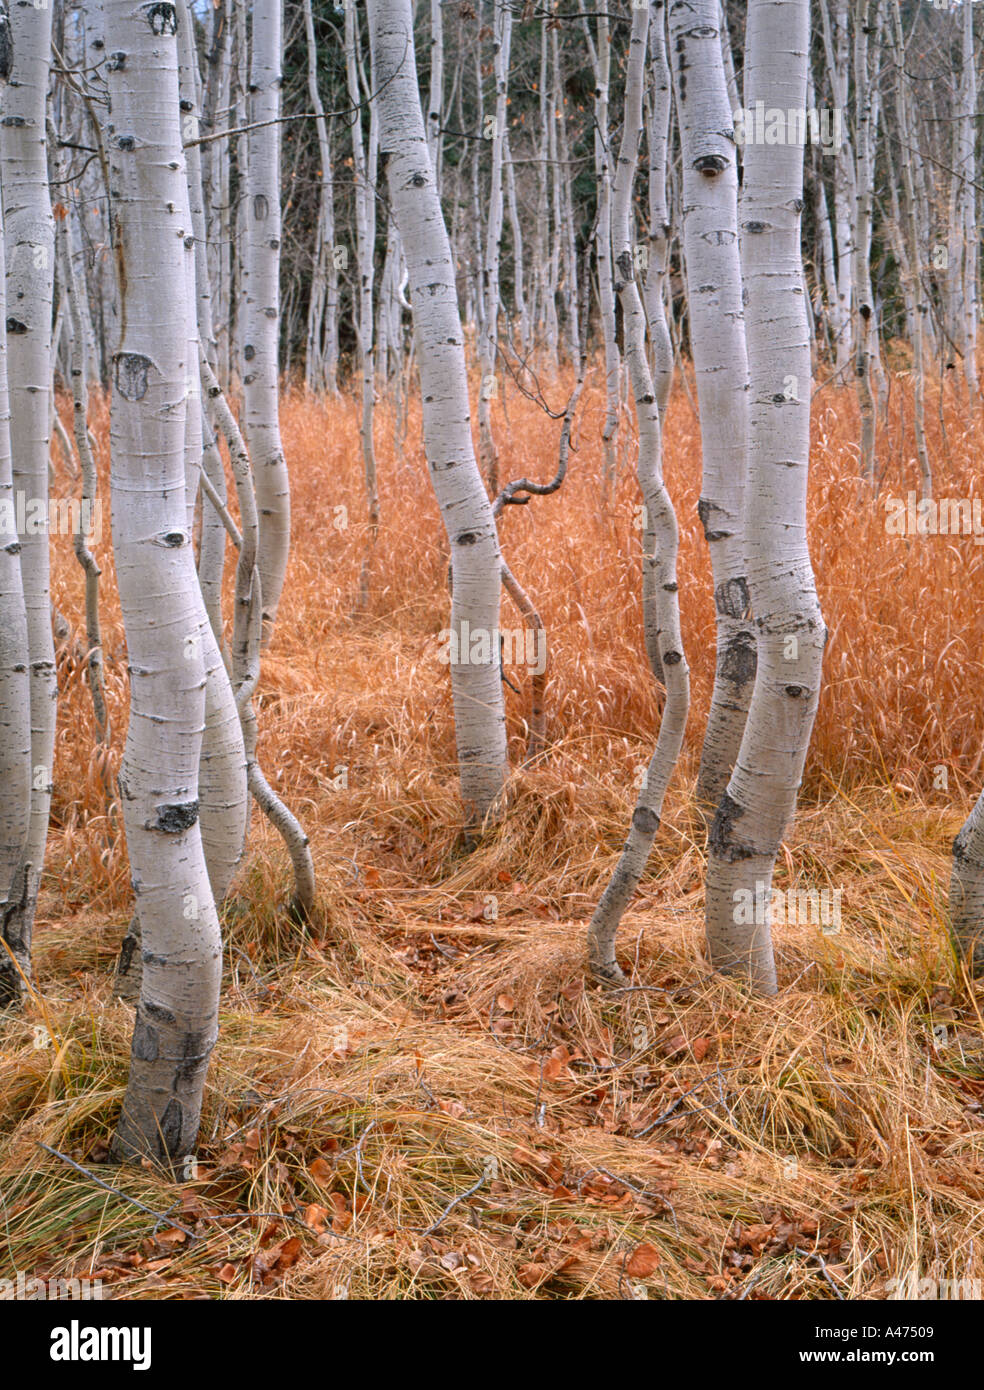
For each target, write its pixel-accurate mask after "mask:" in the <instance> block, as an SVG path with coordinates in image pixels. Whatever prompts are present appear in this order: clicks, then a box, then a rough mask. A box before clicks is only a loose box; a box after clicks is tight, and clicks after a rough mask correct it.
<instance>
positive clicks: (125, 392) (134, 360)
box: [113, 352, 151, 401]
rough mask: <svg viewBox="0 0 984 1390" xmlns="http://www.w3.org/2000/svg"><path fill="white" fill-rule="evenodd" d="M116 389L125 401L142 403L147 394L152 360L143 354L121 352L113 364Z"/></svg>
mask: <svg viewBox="0 0 984 1390" xmlns="http://www.w3.org/2000/svg"><path fill="white" fill-rule="evenodd" d="M113 365H114V367H115V369H116V370H115V377H116V389H117V391H119V393H120V395H121V396H122V397H123V399H124V400H125V401H141V400H143V398H144V396H145V395H146V394H147V378H148V375H149V373H150V365H151V364H150V358H149V357H145V356H144V354H143V353H142V352H121V353H119V354H118V355H117V356H116V358H115V360H114V363H113Z"/></svg>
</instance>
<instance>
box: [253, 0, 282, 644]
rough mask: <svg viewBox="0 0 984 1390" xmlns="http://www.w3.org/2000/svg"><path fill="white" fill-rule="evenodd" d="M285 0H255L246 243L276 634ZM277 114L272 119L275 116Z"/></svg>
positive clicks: (256, 433)
mask: <svg viewBox="0 0 984 1390" xmlns="http://www.w3.org/2000/svg"><path fill="white" fill-rule="evenodd" d="M281 16H282V0H255V3H254V5H253V30H252V53H251V61H250V75H249V85H250V98H249V120H250V124H251V125H254V124H256V123H258V122H266V123H267V124H264V125H261V126H260V128H259V129H253V130H250V131H249V133H248V135H247V137H246V141H247V147H248V154H247V165H248V176H247V187H246V200H245V201H246V206H245V209H244V224H245V225H244V245H243V262H244V267H243V269H244V275H243V289H244V293H243V322H242V356H243V364H242V373H243V428H244V432H245V435H246V443H247V444H248V446H249V453H250V458H251V459H252V461H253V475H254V479H255V484H256V501H257V505H258V507H259V511H260V554H259V561H258V563H259V567H260V579H261V581H262V584H263V626H264V636H265V640H269V636H270V633H271V631H272V629H273V624H274V622H275V620H276V616H277V607H278V605H279V603H280V594H281V591H282V590H283V587H284V576H285V574H286V572H287V556H288V552H289V550H290V485H289V482H288V478H287V463H286V460H285V459H284V450H283V444H282V443H281V439H280V371H279V337H280V235H281V232H280V126H279V125H278V124H276V122H277V119H278V117H279V116H280V61H281V47H282V38H281ZM270 122H273V124H270Z"/></svg>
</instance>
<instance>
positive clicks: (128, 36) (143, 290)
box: [106, 0, 222, 1163]
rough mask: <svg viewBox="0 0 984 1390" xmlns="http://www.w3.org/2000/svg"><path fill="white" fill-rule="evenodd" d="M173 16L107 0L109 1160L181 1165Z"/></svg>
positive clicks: (210, 932)
mask: <svg viewBox="0 0 984 1390" xmlns="http://www.w3.org/2000/svg"><path fill="white" fill-rule="evenodd" d="M176 24H177V18H176V12H175V8H174V6H173V5H156V6H151V7H149V8H148V7H147V6H146V5H143V4H135V3H134V0H107V3H106V33H107V40H108V42H107V47H108V48H109V49H110V51H111V52H112V53H113V55H114V61H113V63H112V64H111V65H110V72H109V78H108V80H109V89H110V95H111V102H112V108H111V117H110V124H109V126H108V143H109V157H110V166H111V176H112V187H111V198H112V204H113V211H114V222H115V225H116V229H117V245H116V253H117V263H118V268H119V279H120V286H121V295H122V307H123V333H122V337H121V341H120V344H119V347H118V349H117V351H116V353H115V354H114V357H113V400H112V417H111V446H112V465H113V466H112V510H113V553H114V558H115V562H116V574H117V581H118V586H119V596H120V607H121V609H122V613H123V623H124V629H125V633H126V642H127V656H128V662H129V668H130V681H131V689H130V724H129V728H128V730H127V739H126V748H125V751H124V755H123V762H122V765H121V768H120V778H119V781H120V795H121V800H122V803H123V819H124V826H125V830H126V842H127V850H128V853H129V859H130V872H131V877H132V880H133V887H134V892H135V894H136V901H137V912H138V915H139V920H140V926H141V930H142V938H143V979H142V986H141V994H140V1002H139V1004H138V1006H137V1016H136V1021H135V1025H134V1032H133V1045H132V1050H131V1064H130V1077H129V1082H128V1085H127V1091H126V1097H125V1099H124V1102H123V1113H122V1116H121V1118H120V1123H119V1128H118V1130H117V1133H116V1138H115V1143H114V1152H115V1153H116V1154H117V1156H119V1157H143V1156H146V1157H149V1158H151V1159H152V1160H156V1161H159V1162H163V1163H169V1162H173V1161H174V1160H177V1159H179V1158H180V1157H182V1156H184V1155H187V1154H190V1153H193V1152H194V1146H195V1139H196V1136H197V1133H198V1124H199V1117H200V1112H201V1104H202V1089H203V1086H204V1082H205V1073H206V1070H207V1067H208V1061H209V1057H210V1055H211V1051H212V1048H213V1046H214V1043H215V1039H216V1035H217V1027H218V1001H219V982H220V975H221V949H222V948H221V939H220V934H219V923H218V915H217V913H216V909H215V903H214V900H213V896H212V891H211V888H210V886H209V880H208V873H207V870H206V865H205V854H204V850H203V847H202V837H201V827H200V823H199V799H198V769H199V760H200V756H201V749H202V727H203V724H204V721H205V686H206V664H205V661H204V660H203V638H204V636H205V633H206V630H207V629H208V618H207V616H206V613H205V608H204V604H203V602H202V598H201V593H200V590H199V587H198V579H197V576H196V574H195V565H194V555H193V551H192V545H191V536H190V533H189V531H188V527H187V508H186V494H185V467H184V455H185V415H186V410H187V378H188V373H189V365H190V364H189V362H188V359H187V354H188V316H187V298H186V288H185V267H184V264H183V261H184V256H185V250H184V238H185V237H187V236H189V235H190V234H191V228H190V227H189V226H182V225H181V221H182V211H181V209H182V204H183V203H184V202H185V201H186V195H185V193H184V187H183V186H184V183H185V168H184V159H183V156H182V150H181V130H180V124H179V110H178V55H177V43H176V38H175V29H176Z"/></svg>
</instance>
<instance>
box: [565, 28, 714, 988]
mask: <svg viewBox="0 0 984 1390" xmlns="http://www.w3.org/2000/svg"><path fill="white" fill-rule="evenodd" d="M648 28H649V8H648V7H647V6H641V7H640V8H638V9H634V10H633V11H632V34H631V39H630V44H629V58H628V64H627V67H626V78H625V121H624V124H623V127H622V144H621V148H620V150H619V157H618V167H617V171H616V175H615V199H614V209H613V230H614V236H615V241H614V247H613V250H614V255H613V261H614V264H615V267H616V272H617V276H618V292H619V300H620V303H621V306H622V324H623V328H624V342H625V357H626V363H627V365H628V369H629V374H630V376H631V379H632V391H633V395H634V396H635V405H636V415H637V418H638V426H639V465H638V471H639V486H640V488H641V490H642V495H643V500H644V505H645V508H646V512H647V520H648V528H647V529H648V530H649V532H650V533H651V536H652V541H651V544H652V547H653V548H652V551H651V552H650V553H647V554H646V555H645V557H644V563H645V564H646V565H647V566H650V567H651V568H652V570H653V572H654V577H655V584H654V593H655V595H656V605H655V616H656V619H657V622H658V633H657V650H658V659H659V662H660V665H661V668H662V671H663V673H664V677H663V678H664V681H665V684H666V703H665V705H664V708H663V718H662V721H661V723H660V727H659V738H658V739H657V742H656V751H655V752H654V753H653V757H652V760H651V762H650V764H649V768H648V770H647V772H646V776H645V779H644V782H643V787H642V790H641V792H640V794H639V799H638V803H637V805H636V809H635V811H634V812H633V815H632V824H631V826H630V828H629V834H628V839H627V840H626V842H625V847H624V849H623V851H622V857H621V859H620V860H619V862H618V865H617V867H616V869H615V872H614V874H613V875H612V878H611V881H610V882H609V884H608V887H607V888H606V889H605V892H604V894H603V895H602V898H601V901H600V902H599V904H598V907H597V908H596V910H595V913H594V916H593V917H592V919H591V926H590V929H589V932H588V956H589V960H590V963H591V968H592V970H593V972H594V973H595V974H596V975H598V976H599V977H600V978H601V979H603V980H607V981H609V982H614V983H617V982H619V981H621V980H622V979H623V978H624V977H623V973H622V970H621V969H620V967H619V965H618V962H617V961H616V958H615V934H616V931H617V929H618V924H619V921H620V920H621V918H622V914H623V913H624V912H625V909H626V908H627V907H628V905H629V903H630V902H631V900H632V895H633V893H634V892H635V890H636V888H637V887H638V885H639V880H640V878H641V877H642V874H643V871H644V869H645V867H646V861H647V860H648V858H649V852H650V850H651V849H652V845H653V839H654V838H655V835H656V831H657V830H658V828H659V818H660V813H661V811H662V807H663V798H664V796H665V794H666V788H667V786H668V784H669V780H670V777H671V776H672V775H673V769H674V768H675V766H676V764H677V760H678V758H679V756H680V749H681V747H682V745H683V735H684V731H685V729H686V724H687V713H688V710H689V706H690V675H689V671H688V669H687V662H686V659H685V657H684V652H683V641H682V638H681V635H680V605H679V599H678V596H677V574H676V560H677V548H678V532H677V522H676V515H675V513H674V510H673V504H672V502H671V501H670V498H669V494H668V493H667V491H666V488H665V486H664V484H663V470H662V442H661V437H660V420H659V405H658V403H657V400H656V389H655V386H654V384H653V379H652V374H651V372H650V370H649V361H648V358H647V355H646V313H645V309H644V308H643V304H642V298H641V296H640V294H639V288H638V286H637V284H636V281H635V257H634V254H633V244H632V238H631V232H630V227H631V219H630V215H629V212H630V204H631V199H632V186H633V182H634V179H635V171H636V163H637V159H638V147H639V140H640V137H641V134H642V88H643V76H644V72H645V63H646V35H647V31H648Z"/></svg>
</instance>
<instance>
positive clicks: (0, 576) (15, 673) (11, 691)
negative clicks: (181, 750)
mask: <svg viewBox="0 0 984 1390" xmlns="http://www.w3.org/2000/svg"><path fill="white" fill-rule="evenodd" d="M5 19H6V16H0V20H3V21H5ZM6 319H7V296H6V285H5V274H4V236H3V219H2V214H0V508H2V509H3V511H4V512H9V513H13V511H14V505H13V495H14V488H13V474H12V471H11V459H10V404H9V399H8V393H7V334H6V330H5V328H4V324H5V323H6ZM30 818H31V690H30V677H29V674H28V639H27V610H26V609H25V606H24V585H23V581H22V579H21V568H20V543H19V541H18V539H17V536H16V534H15V533H14V532H13V531H12V530H10V529H8V528H6V527H5V528H4V529H3V532H2V533H0V936H2V939H0V1008H3V1007H4V1006H5V1005H7V1004H9V1003H11V1002H12V1001H14V1000H16V999H18V998H19V996H20V993H21V988H22V978H21V977H22V974H23V975H24V976H25V977H28V978H29V976H30V956H29V953H25V952H24V951H23V949H22V943H21V940H20V938H19V937H18V936H16V935H14V934H12V933H11V934H9V935H8V930H7V920H8V913H10V910H11V909H13V913H12V915H13V916H14V919H15V920H16V916H17V912H16V909H17V904H16V902H14V903H11V898H10V894H11V890H12V889H13V887H14V884H15V881H16V878H17V869H18V866H19V865H20V863H21V858H22V854H23V851H24V846H25V843H26V841H27V832H28V826H29V824H30Z"/></svg>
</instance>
